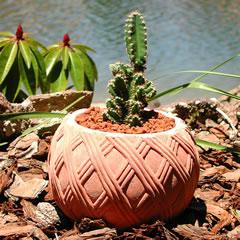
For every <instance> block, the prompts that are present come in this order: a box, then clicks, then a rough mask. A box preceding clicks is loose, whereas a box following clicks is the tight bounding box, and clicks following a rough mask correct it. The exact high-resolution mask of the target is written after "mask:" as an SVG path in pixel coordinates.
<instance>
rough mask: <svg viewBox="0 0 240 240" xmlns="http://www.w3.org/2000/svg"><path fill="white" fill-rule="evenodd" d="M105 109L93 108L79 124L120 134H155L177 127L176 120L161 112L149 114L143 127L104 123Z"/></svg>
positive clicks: (80, 117)
mask: <svg viewBox="0 0 240 240" xmlns="http://www.w3.org/2000/svg"><path fill="white" fill-rule="evenodd" d="M102 112H103V109H101V108H99V107H91V108H89V109H88V110H87V111H86V112H84V113H83V114H81V115H79V116H78V117H77V118H76V121H77V123H78V124H80V125H82V126H84V127H87V128H91V129H95V130H100V131H104V132H118V133H130V134H140V133H155V132H162V131H166V130H169V129H171V128H173V127H175V120H174V119H172V118H169V117H167V116H165V115H163V114H161V113H159V112H154V111H151V112H149V113H150V115H151V117H150V118H148V120H146V121H145V122H144V123H143V125H142V126H136V127H130V126H129V125H126V124H116V123H112V122H110V121H104V120H103V117H102Z"/></svg>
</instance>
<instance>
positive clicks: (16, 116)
mask: <svg viewBox="0 0 240 240" xmlns="http://www.w3.org/2000/svg"><path fill="white" fill-rule="evenodd" d="M65 115H66V114H65V113H53V112H18V113H2V114H1V115H0V121H4V120H9V121H12V120H20V119H34V118H37V119H39V118H40V119H42V118H63V117H65Z"/></svg>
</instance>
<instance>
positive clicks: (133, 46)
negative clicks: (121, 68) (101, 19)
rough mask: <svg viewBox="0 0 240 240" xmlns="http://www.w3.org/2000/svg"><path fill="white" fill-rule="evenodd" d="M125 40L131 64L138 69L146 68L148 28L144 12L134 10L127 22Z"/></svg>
mask: <svg viewBox="0 0 240 240" xmlns="http://www.w3.org/2000/svg"><path fill="white" fill-rule="evenodd" d="M125 42H126V48H127V53H128V57H129V59H130V62H131V64H132V65H133V66H134V68H135V69H136V70H137V69H139V70H144V67H145V64H146V61H147V28H146V25H145V22H144V19H143V16H142V14H140V13H139V12H137V11H134V12H132V13H130V14H129V16H128V18H127V20H126V24H125Z"/></svg>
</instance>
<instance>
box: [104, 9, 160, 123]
mask: <svg viewBox="0 0 240 240" xmlns="http://www.w3.org/2000/svg"><path fill="white" fill-rule="evenodd" d="M125 40H126V48H127V52H128V56H129V59H130V63H131V64H130V65H129V64H123V63H120V62H117V63H115V64H111V65H110V70H111V72H112V75H113V77H114V78H113V79H111V80H110V81H109V84H108V91H109V93H110V95H111V98H110V99H108V100H107V102H106V106H107V111H106V112H104V113H103V118H104V119H105V120H110V121H112V122H113V123H118V124H123V123H124V124H128V125H130V126H141V125H142V124H143V122H144V121H145V120H146V119H145V116H146V114H145V113H146V111H145V108H146V106H147V102H148V100H150V99H151V98H152V97H153V96H154V95H155V94H156V90H155V88H154V87H153V83H152V82H150V81H148V80H147V79H146V78H145V76H144V70H145V68H146V66H145V65H146V59H147V33H146V26H145V23H144V20H143V16H142V15H141V14H140V13H139V12H136V11H135V12H132V13H130V15H129V16H128V19H127V21H126V25H125Z"/></svg>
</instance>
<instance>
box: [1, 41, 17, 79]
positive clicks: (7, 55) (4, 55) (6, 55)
mask: <svg viewBox="0 0 240 240" xmlns="http://www.w3.org/2000/svg"><path fill="white" fill-rule="evenodd" d="M17 51H18V45H17V43H14V44H10V45H7V46H6V47H4V49H3V50H2V52H1V55H0V62H1V65H2V67H3V69H1V67H0V76H1V79H0V83H2V82H3V81H4V79H5V78H6V76H7V75H8V73H9V71H10V69H11V67H12V65H13V63H14V61H15V59H16V56H17ZM5 62H6V63H5Z"/></svg>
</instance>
